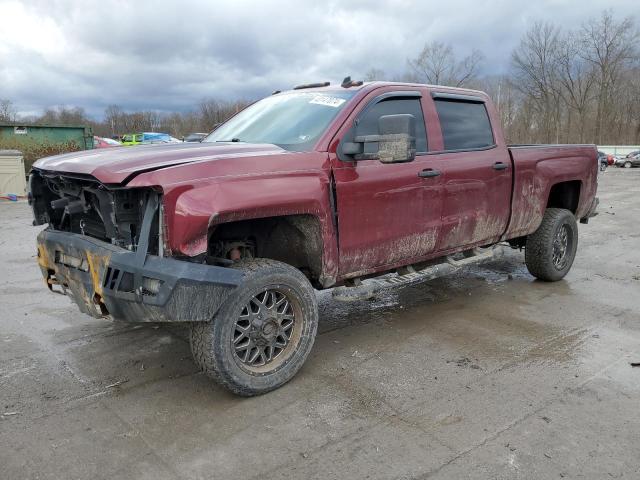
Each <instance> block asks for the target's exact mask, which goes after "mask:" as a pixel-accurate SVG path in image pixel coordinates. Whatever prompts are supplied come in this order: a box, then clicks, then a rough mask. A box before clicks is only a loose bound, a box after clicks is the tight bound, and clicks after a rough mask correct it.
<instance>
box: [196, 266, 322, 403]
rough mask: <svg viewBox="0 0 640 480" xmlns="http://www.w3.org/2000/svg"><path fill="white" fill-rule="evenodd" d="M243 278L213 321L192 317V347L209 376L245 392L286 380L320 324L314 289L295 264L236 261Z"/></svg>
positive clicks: (266, 389) (260, 390) (263, 390)
mask: <svg viewBox="0 0 640 480" xmlns="http://www.w3.org/2000/svg"><path fill="white" fill-rule="evenodd" d="M233 268H238V269H240V270H242V271H243V273H244V279H243V282H242V284H241V285H240V286H239V287H238V288H237V289H236V291H235V292H234V293H233V294H232V295H231V296H230V297H229V298H228V299H227V300H226V301H225V303H224V304H223V305H222V306H221V307H220V310H219V311H218V312H217V313H216V315H215V317H214V318H213V319H212V320H211V321H210V322H194V323H193V324H192V327H191V351H192V353H193V357H194V359H195V361H196V363H197V364H198V366H199V367H200V368H201V369H202V370H203V371H204V372H205V373H206V374H207V375H208V376H209V377H211V378H213V379H214V380H215V381H217V382H218V383H220V384H221V385H223V386H224V387H226V388H228V389H229V390H231V391H232V392H233V393H235V394H237V395H241V396H247V397H248V396H253V395H260V394H262V393H266V392H269V391H271V390H274V389H276V388H278V387H280V386H281V385H283V384H284V383H286V382H288V381H289V380H290V379H291V378H292V377H293V376H294V375H295V374H296V373H297V372H298V370H299V369H300V367H302V364H303V363H304V361H305V360H306V358H307V356H308V355H309V352H310V351H311V347H312V346H313V342H314V340H315V336H316V332H317V329H318V304H317V300H316V296H315V291H314V289H313V287H312V286H311V284H310V283H309V281H308V280H307V278H306V277H305V276H304V275H303V274H302V273H301V272H300V271H299V270H297V269H296V268H293V267H291V266H290V265H287V264H285V263H282V262H277V261H275V260H267V259H255V260H250V261H240V262H237V263H236V264H235V265H234V266H233Z"/></svg>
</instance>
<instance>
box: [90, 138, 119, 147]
mask: <svg viewBox="0 0 640 480" xmlns="http://www.w3.org/2000/svg"><path fill="white" fill-rule="evenodd" d="M121 146H122V144H121V143H120V142H119V141H117V140H113V139H112V138H106V137H97V136H95V135H94V136H93V148H110V147H121Z"/></svg>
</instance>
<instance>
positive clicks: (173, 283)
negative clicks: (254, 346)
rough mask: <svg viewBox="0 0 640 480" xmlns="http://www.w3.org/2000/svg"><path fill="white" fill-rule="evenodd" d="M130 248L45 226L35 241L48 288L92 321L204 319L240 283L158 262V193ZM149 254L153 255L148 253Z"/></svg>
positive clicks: (200, 268)
mask: <svg viewBox="0 0 640 480" xmlns="http://www.w3.org/2000/svg"><path fill="white" fill-rule="evenodd" d="M142 210H143V212H144V213H143V216H142V222H141V225H140V227H139V229H138V230H137V234H136V236H135V239H136V242H135V244H133V245H130V246H128V248H124V247H123V246H122V245H119V244H118V243H119V242H118V241H117V239H116V238H114V239H112V240H111V243H109V242H107V241H105V240H104V239H101V238H95V237H92V236H90V235H86V234H85V233H77V232H73V231H60V230H57V229H53V228H51V226H50V227H49V228H47V229H45V230H43V231H42V232H40V234H39V235H38V263H39V265H40V269H41V271H42V274H43V276H44V278H45V282H46V284H47V286H48V288H49V289H50V290H52V291H58V292H59V293H64V294H67V295H69V296H70V297H71V299H72V300H73V301H74V303H76V304H77V305H78V307H79V309H80V310H81V311H82V312H84V313H87V314H89V315H92V316H94V317H103V316H106V315H111V316H112V317H113V318H114V319H118V320H125V321H129V322H175V321H208V320H210V319H211V318H212V317H213V315H214V314H215V312H216V311H217V310H218V308H219V307H220V305H221V304H222V303H223V302H224V300H225V299H226V298H227V296H228V295H229V293H230V292H231V291H233V289H234V288H235V287H236V286H237V285H238V284H239V283H240V282H241V281H242V274H241V273H240V272H239V271H237V270H234V269H230V268H223V267H212V266H209V265H203V264H198V263H192V262H188V261H179V260H176V259H173V258H163V256H162V255H163V254H164V248H163V245H162V238H163V232H159V230H160V228H162V230H163V231H164V228H163V227H162V225H163V221H162V219H160V218H159V217H160V215H161V207H160V195H159V194H153V193H149V194H148V195H147V197H146V200H145V202H144V206H143V208H142ZM156 253H157V254H156Z"/></svg>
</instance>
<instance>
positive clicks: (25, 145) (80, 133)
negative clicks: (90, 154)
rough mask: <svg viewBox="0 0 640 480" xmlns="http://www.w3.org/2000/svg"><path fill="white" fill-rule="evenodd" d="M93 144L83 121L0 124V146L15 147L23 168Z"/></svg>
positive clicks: (0, 148)
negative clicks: (55, 123)
mask: <svg viewBox="0 0 640 480" xmlns="http://www.w3.org/2000/svg"><path fill="white" fill-rule="evenodd" d="M92 148H93V130H92V128H91V127H87V126H83V125H64V126H60V125H32V124H0V150H19V151H21V152H22V154H23V155H24V164H25V169H26V171H27V172H29V170H31V165H33V162H35V161H36V160H38V159H39V158H42V157H48V156H50V155H57V154H59V153H67V152H76V151H78V150H89V149H92Z"/></svg>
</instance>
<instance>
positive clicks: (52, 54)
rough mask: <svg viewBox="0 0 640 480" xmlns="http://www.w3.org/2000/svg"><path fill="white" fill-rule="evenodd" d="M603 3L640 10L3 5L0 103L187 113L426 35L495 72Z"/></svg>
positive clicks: (354, 70)
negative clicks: (530, 43) (546, 26)
mask: <svg viewBox="0 0 640 480" xmlns="http://www.w3.org/2000/svg"><path fill="white" fill-rule="evenodd" d="M605 8H611V9H612V10H613V12H614V14H615V15H616V16H619V17H624V16H627V15H633V14H634V13H636V12H638V13H640V10H639V9H638V0H529V1H521V0H447V1H438V2H436V1H426V0H422V1H420V0H416V1H409V0H343V1H335V2H334V1H324V2H323V1H322V0H295V1H287V0H281V1H268V0H254V1H248V0H246V1H245V0H228V1H215V0H180V1H162V0H155V1H145V0H129V1H125V0H93V1H92V0H21V1H16V0H0V98H8V99H10V100H12V101H13V102H14V104H15V105H16V107H17V109H18V110H19V111H20V112H21V113H22V114H37V113H39V112H40V111H42V109H44V108H46V107H50V106H55V105H69V106H82V107H84V108H85V109H86V110H87V112H89V113H90V114H91V115H93V116H95V117H96V118H99V117H101V116H102V112H103V110H104V108H105V106H107V105H109V104H113V103H115V104H119V105H121V106H123V107H124V108H125V109H127V110H136V109H151V110H161V111H169V110H180V111H184V110H189V109H192V108H194V106H195V105H196V104H197V103H198V101H199V100H201V99H202V98H204V97H215V98H221V99H222V98H229V99H235V98H239V97H241V98H249V99H253V98H258V97H260V96H264V95H266V94H268V93H270V92H271V91H273V90H275V89H286V88H290V87H291V86H293V85H295V84H297V83H304V82H312V81H323V80H330V81H340V80H341V79H342V78H343V77H344V76H346V75H351V76H352V77H353V78H361V77H362V76H363V75H364V74H365V73H366V72H367V70H369V69H370V68H378V69H382V70H384V71H385V72H387V73H388V74H389V75H390V76H393V75H398V74H401V73H402V72H404V71H405V70H406V59H407V58H408V57H415V56H416V55H417V54H418V53H419V51H420V50H421V48H422V46H423V45H424V43H425V42H426V41H431V40H440V41H443V42H448V43H451V44H452V46H453V48H454V50H455V51H456V52H457V53H458V54H459V55H460V56H463V55H465V54H467V53H469V52H470V51H471V49H473V48H478V49H480V50H482V51H483V53H484V55H485V57H486V61H485V63H484V71H485V73H499V72H503V71H505V70H506V69H507V68H508V63H509V55H510V52H511V50H512V49H513V48H514V47H515V46H516V45H517V44H518V41H519V39H520V36H521V34H522V33H523V32H524V31H525V30H526V29H527V28H528V27H529V26H530V25H531V24H532V23H534V22H535V21H537V20H546V21H552V22H556V23H557V24H559V25H561V26H564V27H567V28H571V27H575V26H577V25H579V24H580V23H581V22H583V21H584V20H586V19H587V18H589V17H593V16H598V15H599V14H600V12H601V11H602V10H603V9H605ZM639 20H640V19H639Z"/></svg>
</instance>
